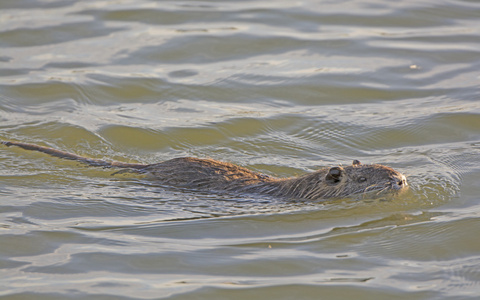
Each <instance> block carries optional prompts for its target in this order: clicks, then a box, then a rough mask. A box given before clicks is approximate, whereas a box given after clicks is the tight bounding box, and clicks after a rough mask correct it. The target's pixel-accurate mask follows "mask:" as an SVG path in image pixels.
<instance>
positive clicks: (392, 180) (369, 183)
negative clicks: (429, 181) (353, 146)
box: [293, 160, 408, 199]
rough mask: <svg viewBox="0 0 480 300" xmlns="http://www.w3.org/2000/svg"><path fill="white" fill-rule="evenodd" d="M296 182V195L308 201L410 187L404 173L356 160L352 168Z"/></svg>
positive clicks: (323, 171)
mask: <svg viewBox="0 0 480 300" xmlns="http://www.w3.org/2000/svg"><path fill="white" fill-rule="evenodd" d="M299 179H301V182H297V184H298V185H299V186H301V188H300V189H298V188H297V189H296V190H295V193H294V195H293V196H295V197H299V198H305V199H321V198H330V197H347V196H350V195H353V194H360V193H367V192H377V193H381V192H383V191H400V190H402V189H405V188H406V187H407V185H408V184H407V180H406V178H405V176H404V175H403V174H401V173H400V172H397V171H395V170H394V169H392V168H389V167H386V166H383V165H377V164H373V165H363V164H361V163H360V162H359V161H358V160H354V161H353V164H352V165H350V166H345V167H343V166H337V167H331V168H327V169H321V170H319V171H317V172H314V173H312V174H309V175H307V176H304V177H302V178H299Z"/></svg>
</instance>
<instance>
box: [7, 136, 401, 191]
mask: <svg viewBox="0 0 480 300" xmlns="http://www.w3.org/2000/svg"><path fill="white" fill-rule="evenodd" d="M2 144H4V145H6V146H18V147H21V148H23V149H26V150H34V151H40V152H44V153H47V154H49V155H52V156H56V157H60V158H64V159H70V160H75V161H80V162H83V163H86V164H89V165H92V166H103V167H115V168H125V169H127V170H131V171H132V172H140V173H145V174H147V175H148V176H149V177H152V178H153V179H155V180H157V181H158V182H160V183H162V184H165V185H169V186H175V187H184V188H190V189H196V190H209V191H225V192H229V193H254V194H264V195H271V196H275V197H282V198H296V199H323V198H331V197H347V196H350V195H354V194H359V193H366V192H371V191H376V192H383V191H400V190H403V189H405V188H406V187H407V181H406V178H405V176H404V175H402V174H401V173H399V172H397V171H395V170H394V169H392V168H389V167H386V166H383V165H378V164H372V165H364V164H361V163H360V162H359V161H357V160H354V161H353V164H352V165H349V166H336V167H331V168H323V169H320V170H318V171H316V172H313V173H309V174H306V175H303V176H299V177H291V178H275V177H271V176H268V175H265V174H261V173H258V172H254V171H251V170H249V169H246V168H244V167H240V166H237V165H234V164H230V163H225V162H220V161H216V160H213V159H200V158H192V157H182V158H175V159H171V160H167V161H164V162H161V163H157V164H130V163H123V162H108V161H104V160H100V159H91V158H86V157H83V156H79V155H76V154H73V153H68V152H64V151H60V150H56V149H53V148H48V147H43V146H38V145H34V144H26V143H19V142H2Z"/></svg>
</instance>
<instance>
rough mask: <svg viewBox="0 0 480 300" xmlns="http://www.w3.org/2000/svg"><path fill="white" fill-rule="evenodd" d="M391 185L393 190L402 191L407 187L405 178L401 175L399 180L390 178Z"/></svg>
mask: <svg viewBox="0 0 480 300" xmlns="http://www.w3.org/2000/svg"><path fill="white" fill-rule="evenodd" d="M392 183H393V185H394V186H393V188H394V189H398V190H399V189H402V188H404V187H406V186H407V185H408V183H407V178H405V176H404V175H402V177H401V178H400V179H399V178H392Z"/></svg>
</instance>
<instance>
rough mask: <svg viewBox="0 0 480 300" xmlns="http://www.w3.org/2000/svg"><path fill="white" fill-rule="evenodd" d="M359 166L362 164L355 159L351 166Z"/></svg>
mask: <svg viewBox="0 0 480 300" xmlns="http://www.w3.org/2000/svg"><path fill="white" fill-rule="evenodd" d="M361 164H362V163H361V162H360V161H359V160H357V159H355V160H353V163H352V165H354V166H359V165H361Z"/></svg>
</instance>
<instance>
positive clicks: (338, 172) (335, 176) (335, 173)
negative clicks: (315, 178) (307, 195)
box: [325, 167, 343, 184]
mask: <svg viewBox="0 0 480 300" xmlns="http://www.w3.org/2000/svg"><path fill="white" fill-rule="evenodd" d="M342 175H343V169H342V168H340V167H332V168H330V170H328V174H327V176H325V181H327V182H328V183H332V184H334V183H338V182H339V181H340V178H342Z"/></svg>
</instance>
